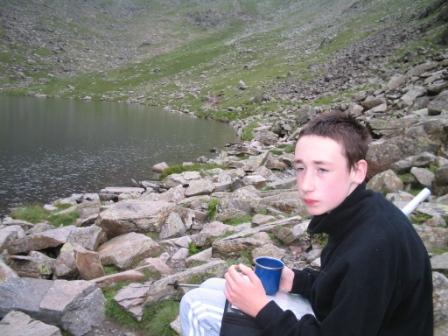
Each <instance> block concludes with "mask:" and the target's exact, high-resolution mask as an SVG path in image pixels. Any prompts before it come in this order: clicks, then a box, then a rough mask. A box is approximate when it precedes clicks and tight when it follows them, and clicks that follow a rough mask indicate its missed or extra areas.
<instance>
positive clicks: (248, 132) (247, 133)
mask: <svg viewBox="0 0 448 336" xmlns="http://www.w3.org/2000/svg"><path fill="white" fill-rule="evenodd" d="M257 127H258V123H257V122H251V123H250V124H249V125H247V126H246V127H244V129H243V132H242V133H241V140H244V141H250V140H252V139H253V138H254V129H255V128H257Z"/></svg>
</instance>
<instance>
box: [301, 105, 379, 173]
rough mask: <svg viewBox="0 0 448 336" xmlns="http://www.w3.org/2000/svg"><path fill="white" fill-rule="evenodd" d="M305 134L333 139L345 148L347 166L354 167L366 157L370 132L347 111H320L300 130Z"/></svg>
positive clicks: (302, 134)
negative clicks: (320, 112)
mask: <svg viewBox="0 0 448 336" xmlns="http://www.w3.org/2000/svg"><path fill="white" fill-rule="evenodd" d="M305 135H317V136H321V137H326V138H330V139H333V140H334V141H336V142H337V143H339V144H340V145H341V146H342V147H343V149H344V150H345V157H346V158H347V164H348V168H349V169H351V168H354V167H355V165H356V163H357V162H358V161H359V160H363V159H365V158H366V155H367V149H368V146H369V142H370V134H369V131H368V130H367V128H366V127H364V126H363V125H361V124H360V123H359V122H358V121H357V120H356V119H355V117H353V116H351V115H350V114H348V113H342V112H330V113H322V114H320V115H318V116H317V117H315V118H314V119H312V120H311V121H309V122H308V123H307V124H306V125H305V126H304V127H303V128H302V129H301V131H300V133H299V139H300V138H301V137H303V136H305Z"/></svg>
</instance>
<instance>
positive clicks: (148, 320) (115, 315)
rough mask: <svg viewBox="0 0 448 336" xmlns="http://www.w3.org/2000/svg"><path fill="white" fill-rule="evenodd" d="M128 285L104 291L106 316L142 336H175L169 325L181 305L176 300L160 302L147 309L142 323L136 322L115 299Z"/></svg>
mask: <svg viewBox="0 0 448 336" xmlns="http://www.w3.org/2000/svg"><path fill="white" fill-rule="evenodd" d="M126 284H127V283H121V284H118V285H116V286H114V287H112V288H109V289H105V290H104V291H103V293H104V296H105V298H106V316H107V317H109V318H111V319H113V320H114V321H116V322H117V323H119V324H120V325H122V326H125V327H127V328H130V329H133V330H135V331H140V332H141V333H142V335H148V336H175V335H176V333H175V332H174V331H173V330H171V328H170V326H169V324H170V323H171V322H172V321H173V320H174V319H175V318H176V316H177V314H178V313H179V303H178V302H177V301H174V300H166V301H161V302H158V303H156V304H154V305H151V306H150V307H147V308H145V311H144V313H143V318H142V321H140V322H138V321H136V320H135V319H134V318H133V317H132V316H131V315H130V314H129V313H128V312H127V311H125V310H124V309H123V308H122V307H120V306H119V305H118V304H117V303H116V302H115V300H114V299H113V298H114V296H115V295H116V294H117V292H118V291H119V290H120V289H121V288H122V287H124V286H125V285H126Z"/></svg>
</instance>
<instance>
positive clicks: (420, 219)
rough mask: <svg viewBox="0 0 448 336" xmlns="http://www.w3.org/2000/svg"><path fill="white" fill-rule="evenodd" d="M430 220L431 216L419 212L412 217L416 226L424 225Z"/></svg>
mask: <svg viewBox="0 0 448 336" xmlns="http://www.w3.org/2000/svg"><path fill="white" fill-rule="evenodd" d="M430 218H431V216H430V215H427V214H424V213H420V212H417V213H414V214H412V215H411V222H412V223H414V224H423V223H425V222H426V221H427V220H428V219H430Z"/></svg>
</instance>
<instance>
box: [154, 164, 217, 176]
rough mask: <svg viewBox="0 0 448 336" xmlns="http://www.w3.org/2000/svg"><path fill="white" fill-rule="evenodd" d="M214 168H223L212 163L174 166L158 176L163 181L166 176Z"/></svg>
mask: <svg viewBox="0 0 448 336" xmlns="http://www.w3.org/2000/svg"><path fill="white" fill-rule="evenodd" d="M214 168H223V169H224V168H225V167H224V166H222V165H218V164H214V163H194V164H192V165H189V166H183V165H181V164H180V165H175V166H171V167H169V168H167V169H165V170H164V171H163V172H162V173H161V174H160V177H159V178H160V179H161V180H163V179H164V178H166V177H167V176H168V175H171V174H180V173H183V172H186V171H201V170H208V169H214Z"/></svg>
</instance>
